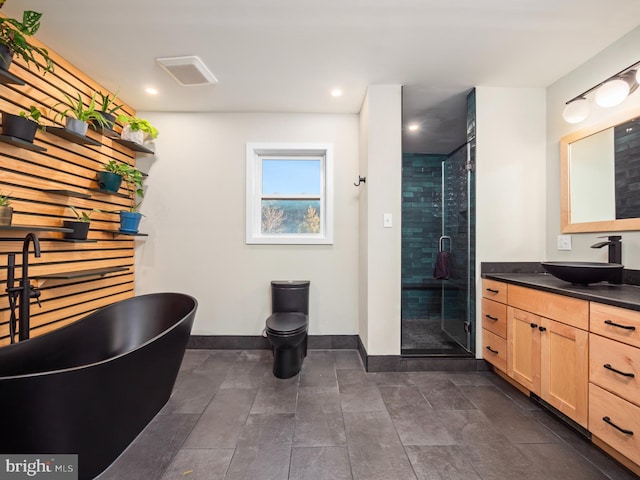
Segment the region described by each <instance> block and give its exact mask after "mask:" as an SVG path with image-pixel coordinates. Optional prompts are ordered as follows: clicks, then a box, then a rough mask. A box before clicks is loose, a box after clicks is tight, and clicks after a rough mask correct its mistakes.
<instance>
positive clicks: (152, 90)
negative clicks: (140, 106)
mask: <svg viewBox="0 0 640 480" xmlns="http://www.w3.org/2000/svg"><path fill="white" fill-rule="evenodd" d="M144 91H145V92H147V93H148V94H149V95H157V94H158V90H156V89H155V88H153V87H148V88H145V89H144Z"/></svg>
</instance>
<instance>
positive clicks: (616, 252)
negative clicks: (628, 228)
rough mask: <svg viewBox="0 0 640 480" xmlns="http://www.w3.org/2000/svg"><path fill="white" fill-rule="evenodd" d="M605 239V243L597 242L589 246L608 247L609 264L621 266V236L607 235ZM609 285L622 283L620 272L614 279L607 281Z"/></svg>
mask: <svg viewBox="0 0 640 480" xmlns="http://www.w3.org/2000/svg"><path fill="white" fill-rule="evenodd" d="M598 238H606V239H607V241H606V242H598V243H594V244H593V245H591V248H602V247H604V246H607V247H609V263H618V264H622V241H621V240H622V236H621V235H609V236H608V237H598ZM609 283H622V271H620V275H616V277H615V278H612V279H611V280H609Z"/></svg>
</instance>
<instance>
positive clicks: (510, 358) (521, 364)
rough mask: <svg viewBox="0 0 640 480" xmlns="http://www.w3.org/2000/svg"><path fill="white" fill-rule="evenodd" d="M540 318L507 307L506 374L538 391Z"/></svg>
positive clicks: (533, 390) (529, 388)
mask: <svg viewBox="0 0 640 480" xmlns="http://www.w3.org/2000/svg"><path fill="white" fill-rule="evenodd" d="M541 320H542V318H541V317H539V316H537V315H534V314H533V313H529V312H524V311H522V310H518V309H517V308H513V307H507V374H508V375H509V376H510V377H511V378H513V379H514V380H515V381H516V382H518V383H520V384H521V385H523V386H524V387H525V388H527V389H528V390H530V391H532V392H534V393H536V394H539V393H540V332H539V331H538V327H539V326H540V322H541Z"/></svg>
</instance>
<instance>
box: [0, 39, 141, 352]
mask: <svg viewBox="0 0 640 480" xmlns="http://www.w3.org/2000/svg"><path fill="white" fill-rule="evenodd" d="M30 41H31V43H33V44H36V45H38V46H44V47H45V48H47V47H46V46H45V45H43V44H42V43H40V42H39V41H37V40H35V39H31V40H30ZM49 52H50V54H51V58H52V60H53V61H54V63H55V72H54V73H51V72H48V73H47V74H46V75H43V74H42V72H38V71H37V70H35V67H33V66H32V67H31V68H32V70H31V71H30V70H28V69H27V68H26V66H25V65H24V63H23V62H22V60H21V59H14V62H13V64H12V65H11V68H10V72H11V73H13V74H14V75H16V76H17V77H19V78H20V79H22V80H24V81H25V82H26V85H24V86H18V85H0V110H1V111H6V112H9V113H13V114H17V113H18V112H20V111H21V110H28V109H29V106H30V105H36V106H38V107H44V108H45V109H46V117H47V120H44V122H43V123H45V124H47V125H50V126H63V124H62V123H61V122H62V121H61V120H60V119H58V121H54V116H55V114H56V112H58V111H61V110H64V108H65V107H64V106H58V107H56V108H55V109H53V108H52V107H53V106H54V105H55V104H56V103H58V102H64V101H65V98H64V96H63V92H64V93H66V94H67V95H69V96H70V97H72V98H73V97H77V94H78V93H80V94H81V95H82V97H83V99H84V101H85V103H88V100H89V98H90V97H91V95H92V94H93V93H94V92H97V91H101V92H105V93H106V92H107V91H108V90H107V89H105V88H103V87H101V86H100V85H98V84H97V83H96V82H94V81H93V80H92V79H90V78H88V77H87V76H86V75H84V74H83V73H82V72H80V71H79V70H78V69H76V68H75V67H73V66H72V65H71V64H69V63H68V62H67V61H65V60H64V59H63V58H62V57H60V56H59V55H57V54H56V53H55V52H52V51H51V50H50V49H49ZM123 78H124V77H123ZM117 103H121V102H120V100H119V99H118V101H117ZM123 108H124V110H123V112H124V113H126V114H128V115H133V114H135V112H134V110H133V109H131V108H130V107H129V106H128V105H124V106H123ZM115 130H120V127H118V126H116V128H115ZM87 135H88V136H89V137H90V138H92V139H94V140H97V141H98V142H100V143H101V146H99V147H96V146H84V145H78V144H75V143H72V142H69V141H67V140H65V139H62V138H59V137H57V136H54V135H52V134H50V133H43V132H40V131H38V133H37V134H36V139H35V141H34V143H35V144H36V145H38V146H41V147H44V148H46V149H47V151H46V152H42V153H41V152H32V151H29V150H25V149H20V148H18V147H13V146H11V145H8V144H5V143H0V191H1V192H2V193H3V194H10V195H11V197H12V206H13V209H14V214H13V222H12V223H13V224H19V225H33V226H54V227H61V226H62V221H63V220H65V219H66V220H72V219H73V218H74V215H73V212H71V210H70V209H69V208H68V206H69V205H73V206H74V207H76V208H77V209H79V210H81V209H85V210H91V209H93V208H97V209H99V210H102V212H94V213H93V214H92V215H91V230H90V232H89V237H88V238H89V239H94V240H98V242H97V243H65V242H60V241H56V239H58V240H59V239H61V238H62V233H53V232H38V233H37V235H38V237H39V239H40V246H41V257H40V258H35V257H34V255H33V254H30V255H29V276H30V277H34V276H38V275H44V274H52V273H62V272H72V271H78V270H87V269H94V268H104V267H126V268H127V270H126V271H121V272H117V273H111V274H108V275H105V276H104V277H95V276H94V277H82V278H76V279H74V280H58V279H56V280H45V281H43V280H32V284H34V285H36V286H38V287H39V288H40V289H41V292H42V295H41V297H40V302H41V304H42V307H38V305H37V304H36V303H35V302H32V305H31V336H32V337H34V336H37V335H41V334H43V333H46V332H49V331H51V330H54V329H56V328H59V327H61V326H63V325H67V324H69V323H72V322H74V321H76V320H78V319H80V318H82V317H84V316H85V315H87V314H89V313H90V312H92V311H94V310H96V309H98V308H100V307H103V306H106V305H109V304H111V303H114V302H117V301H120V300H123V299H125V298H128V297H131V296H133V285H134V240H133V237H128V236H122V235H117V234H113V233H109V232H107V231H108V230H117V229H118V228H119V217H118V214H115V213H104V212H107V211H113V210H117V209H119V208H120V207H121V206H126V205H127V199H125V198H122V197H119V196H117V195H109V194H104V193H100V192H96V191H92V190H91V189H97V188H98V185H97V183H96V180H95V175H96V172H97V171H99V170H102V165H103V164H104V163H105V162H107V161H109V160H110V159H116V160H118V161H122V162H125V163H128V164H131V165H135V152H132V151H131V150H129V149H128V148H126V147H124V146H122V145H120V144H118V143H116V142H113V141H112V140H111V139H109V138H107V137H103V136H101V135H99V134H98V133H97V132H94V131H91V130H90V131H89V133H88V134H87ZM44 190H73V191H75V192H80V193H86V194H89V195H91V198H90V199H83V198H76V197H70V196H66V195H59V194H50V193H47V192H45V191H44ZM120 192H121V193H125V192H126V190H125V186H124V185H123V187H122V189H121V190H120ZM27 233H28V232H27V231H10V230H0V346H1V345H6V344H8V343H9V337H8V335H9V325H8V321H9V307H8V297H7V295H6V293H5V288H6V278H7V268H6V265H7V254H8V253H10V252H14V253H15V254H16V264H17V268H16V278H20V275H21V268H20V266H21V263H22V245H23V239H24V236H25V235H26V234H27ZM31 250H33V249H31ZM16 338H17V336H16Z"/></svg>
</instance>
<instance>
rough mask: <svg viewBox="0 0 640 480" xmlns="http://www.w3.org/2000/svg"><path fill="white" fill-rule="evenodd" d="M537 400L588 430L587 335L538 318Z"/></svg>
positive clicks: (567, 326)
mask: <svg viewBox="0 0 640 480" xmlns="http://www.w3.org/2000/svg"><path fill="white" fill-rule="evenodd" d="M540 326H541V327H542V330H541V331H540V346H541V390H540V397H541V398H542V399H543V400H545V401H546V402H548V403H549V404H551V405H553V406H554V407H555V408H557V409H558V410H560V411H561V412H562V413H564V414H565V415H567V416H568V417H570V418H572V419H573V420H574V421H576V422H577V423H579V424H580V425H582V426H583V427H585V428H586V427H587V417H588V413H589V412H588V404H587V402H588V399H589V390H588V383H589V347H588V345H589V333H588V332H586V331H584V330H580V329H579V328H575V327H571V326H569V325H565V324H563V323H560V322H555V321H553V320H549V319H547V318H541V322H540Z"/></svg>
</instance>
